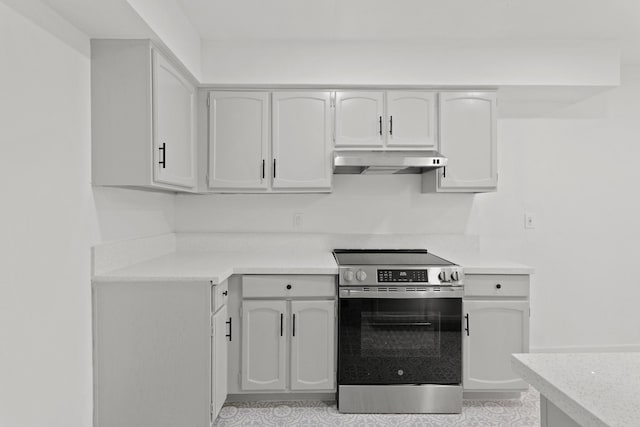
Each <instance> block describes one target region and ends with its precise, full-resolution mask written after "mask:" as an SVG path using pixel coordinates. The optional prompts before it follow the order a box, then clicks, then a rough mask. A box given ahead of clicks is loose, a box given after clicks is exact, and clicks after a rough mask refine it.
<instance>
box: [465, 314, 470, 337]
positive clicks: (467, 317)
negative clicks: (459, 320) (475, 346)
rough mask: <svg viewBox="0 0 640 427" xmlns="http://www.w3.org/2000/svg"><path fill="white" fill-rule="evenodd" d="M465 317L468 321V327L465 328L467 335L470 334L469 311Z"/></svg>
mask: <svg viewBox="0 0 640 427" xmlns="http://www.w3.org/2000/svg"><path fill="white" fill-rule="evenodd" d="M464 318H465V320H466V323H467V327H466V328H464V330H465V331H467V336H469V313H467V314H466V315H465V316H464Z"/></svg>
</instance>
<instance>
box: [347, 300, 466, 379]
mask: <svg viewBox="0 0 640 427" xmlns="http://www.w3.org/2000/svg"><path fill="white" fill-rule="evenodd" d="M338 334H339V343H338V370H339V373H338V384H340V385H377V384H447V385H454V384H455V385H458V384H461V382H462V298H461V297H452V298H443V297H439V298H428V297H423V298H415V297H414V298H402V297H400V298H389V297H386V298H372V297H371V296H369V295H367V296H366V297H362V298H359V297H349V298H340V300H339V328H338Z"/></svg>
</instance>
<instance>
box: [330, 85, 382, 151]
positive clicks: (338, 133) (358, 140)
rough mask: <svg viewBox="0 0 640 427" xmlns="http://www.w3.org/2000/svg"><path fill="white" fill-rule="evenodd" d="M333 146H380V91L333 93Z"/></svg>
mask: <svg viewBox="0 0 640 427" xmlns="http://www.w3.org/2000/svg"><path fill="white" fill-rule="evenodd" d="M335 127H336V129H335V146H336V148H374V147H375V148H382V147H383V146H384V141H385V139H384V132H385V131H384V128H385V118H384V92H336V124H335Z"/></svg>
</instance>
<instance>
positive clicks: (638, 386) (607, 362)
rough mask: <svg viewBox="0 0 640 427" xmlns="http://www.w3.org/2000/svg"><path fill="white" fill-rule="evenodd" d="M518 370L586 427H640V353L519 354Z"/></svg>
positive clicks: (514, 359)
mask: <svg viewBox="0 0 640 427" xmlns="http://www.w3.org/2000/svg"><path fill="white" fill-rule="evenodd" d="M512 366H513V370H514V371H515V372H516V373H518V374H519V375H520V376H522V378H523V379H524V380H525V381H527V382H528V383H529V384H531V385H532V386H533V387H534V388H536V389H537V390H538V391H539V392H540V394H542V395H543V396H545V397H546V398H547V399H548V400H549V401H551V402H552V403H553V404H555V405H556V406H557V407H558V408H560V409H561V410H563V411H564V412H565V413H566V414H567V415H568V416H570V417H571V418H573V419H574V420H575V421H576V422H577V423H578V424H580V425H583V426H640V353H554V354H543V353H532V354H514V355H513V356H512Z"/></svg>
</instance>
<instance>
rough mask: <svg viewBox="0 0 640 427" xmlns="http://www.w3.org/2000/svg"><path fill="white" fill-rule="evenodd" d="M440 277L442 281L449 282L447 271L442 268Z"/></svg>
mask: <svg viewBox="0 0 640 427" xmlns="http://www.w3.org/2000/svg"><path fill="white" fill-rule="evenodd" d="M438 279H440V281H441V282H448V280H447V272H446V271H444V270H442V271H441V272H440V274H438Z"/></svg>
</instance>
